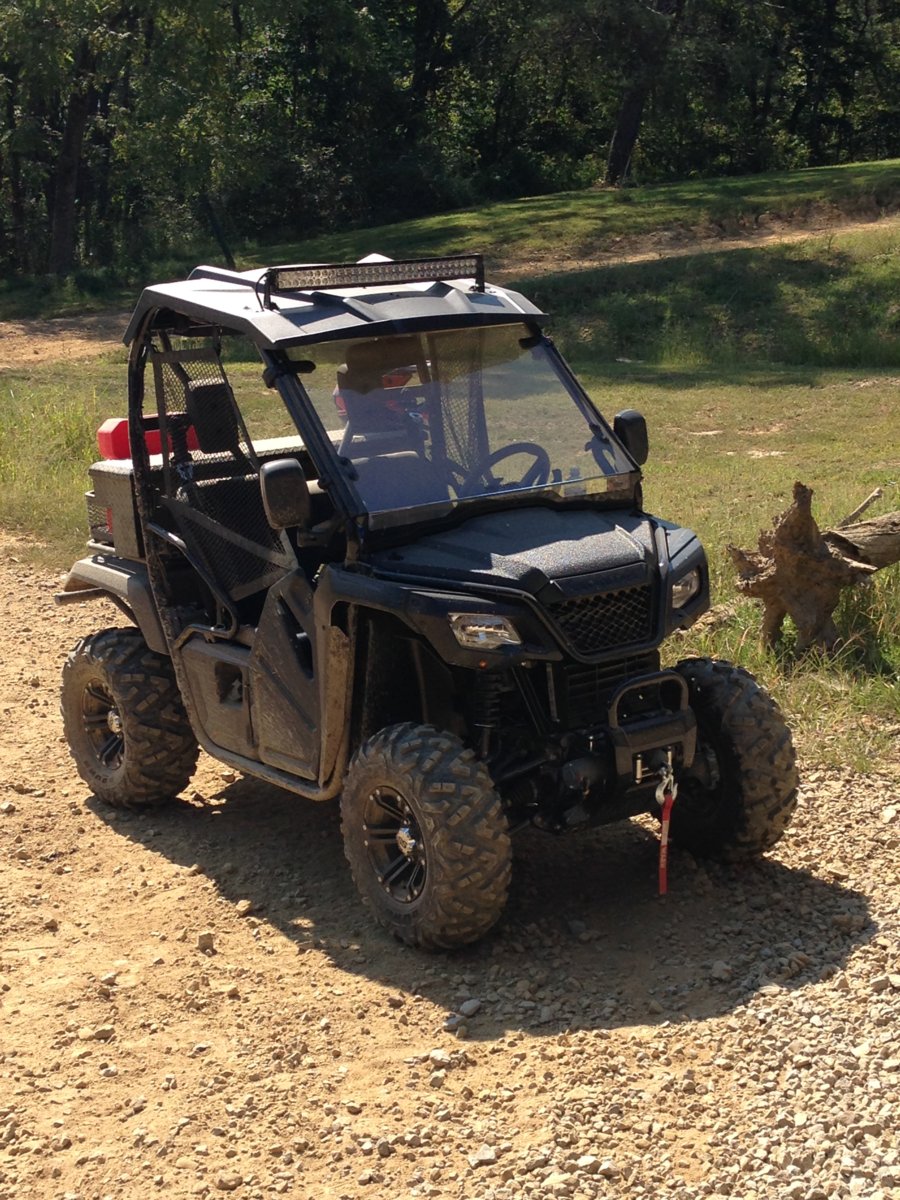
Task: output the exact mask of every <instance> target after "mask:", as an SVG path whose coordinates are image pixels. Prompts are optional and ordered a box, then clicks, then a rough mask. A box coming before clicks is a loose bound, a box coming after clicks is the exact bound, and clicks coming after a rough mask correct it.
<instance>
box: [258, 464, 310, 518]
mask: <svg viewBox="0 0 900 1200" xmlns="http://www.w3.org/2000/svg"><path fill="white" fill-rule="evenodd" d="M259 486H260V489H261V491H262V502H263V508H264V509H265V510H266V519H267V520H268V522H269V524H270V525H271V526H272V528H273V529H293V528H295V527H297V528H300V529H308V528H309V524H310V521H311V519H312V504H311V502H310V498H309V484H308V483H307V482H306V476H305V475H304V474H303V468H302V467H301V466H300V464H299V462H298V461H297V460H296V458H276V459H275V460H274V461H273V462H267V463H263V465H262V466H261V467H260V469H259Z"/></svg>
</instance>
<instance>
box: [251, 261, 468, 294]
mask: <svg viewBox="0 0 900 1200" xmlns="http://www.w3.org/2000/svg"><path fill="white" fill-rule="evenodd" d="M447 279H474V280H475V286H476V288H477V290H478V291H479V292H483V291H484V260H483V258H482V256H481V255H480V254H450V255H448V256H447V257H446V258H409V259H398V260H389V261H387V262H369V263H326V264H324V265H321V266H311V267H270V268H269V269H268V271H266V274H265V296H266V301H268V298H269V296H270V295H271V293H272V292H308V291H312V290H315V289H317V288H346V287H375V286H378V285H382V284H385V283H439V282H441V281H442V280H447Z"/></svg>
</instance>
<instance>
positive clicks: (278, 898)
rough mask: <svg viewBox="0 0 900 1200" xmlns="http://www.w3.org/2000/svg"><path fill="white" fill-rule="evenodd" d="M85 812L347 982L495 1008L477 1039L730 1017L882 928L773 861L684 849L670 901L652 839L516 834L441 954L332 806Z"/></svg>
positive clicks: (270, 798)
mask: <svg viewBox="0 0 900 1200" xmlns="http://www.w3.org/2000/svg"><path fill="white" fill-rule="evenodd" d="M89 807H91V809H92V810H93V812H94V813H95V814H96V816H97V817H99V818H100V819H102V820H104V821H105V822H107V823H109V824H110V825H111V826H112V827H113V828H114V829H115V830H116V832H117V833H118V834H120V835H121V836H122V837H124V838H128V839H129V840H131V841H133V842H136V843H139V844H141V845H144V846H146V847H147V848H148V849H151V850H152V851H153V852H154V853H156V854H161V855H163V856H164V857H165V858H167V859H169V860H170V861H171V862H173V863H176V864H181V865H183V866H191V865H193V864H195V863H196V864H198V866H199V867H200V869H201V870H202V872H203V873H204V875H205V876H206V877H207V878H209V879H210V880H212V881H213V882H214V883H215V885H216V887H217V888H218V890H219V892H220V894H221V895H222V896H223V897H224V898H226V899H228V900H230V901H233V902H235V903H236V902H238V901H240V900H250V901H251V902H252V905H253V912H254V916H255V918H256V919H258V920H260V921H263V922H267V923H269V924H270V925H271V926H272V928H273V929H274V930H276V931H278V932H279V933H281V934H282V935H284V937H286V938H288V939H290V940H291V941H292V942H293V943H295V944H296V946H297V947H298V950H299V951H305V950H308V949H310V948H311V947H315V948H317V949H319V950H321V951H324V952H325V953H326V954H327V955H328V957H329V958H330V959H331V961H332V962H333V964H334V966H335V967H336V968H337V969H339V970H341V971H345V972H348V973H352V974H356V975H359V976H363V977H366V978H368V979H370V980H372V981H374V982H377V983H378V984H380V985H381V986H383V987H386V988H390V989H395V990H396V991H398V992H401V993H414V992H419V993H421V994H423V995H424V996H426V997H427V998H428V999H430V1000H431V1001H433V1002H434V1003H435V1004H437V1005H439V1006H443V1007H444V1008H446V1009H447V1010H448V1012H449V1011H453V1010H455V1009H456V1008H457V1007H458V1005H459V1004H460V1002H461V1001H462V1000H463V999H464V998H465V997H477V998H480V999H482V1000H484V1001H485V1004H484V1007H483V1010H482V1012H481V1013H480V1014H479V1016H478V1020H477V1022H476V1023H475V1024H474V1025H473V1026H472V1028H471V1029H470V1036H472V1037H474V1038H494V1037H497V1036H499V1035H500V1034H502V1033H503V1032H504V1031H506V1030H509V1029H514V1028H517V1029H527V1030H529V1031H531V1032H535V1033H546V1034H554V1033H558V1032H559V1031H560V1030H561V1029H565V1028H590V1029H595V1028H615V1027H621V1026H626V1027H627V1026H637V1025H653V1024H658V1023H661V1022H664V1021H684V1020H695V1019H703V1018H706V1017H711V1016H716V1015H721V1014H725V1013H728V1012H730V1011H732V1010H733V1009H734V1008H735V1007H737V1006H739V1005H741V1004H744V1003H746V1002H747V1001H749V1000H750V999H752V997H753V996H754V995H756V994H757V993H758V992H759V991H760V989H762V988H767V989H769V990H771V989H777V988H779V987H784V988H789V989H793V988H799V987H803V986H804V985H807V984H809V983H811V982H814V981H816V980H820V979H823V978H827V977H828V976H830V975H832V974H834V973H835V971H837V970H838V969H839V968H840V967H841V966H842V964H843V963H844V962H845V961H846V959H847V958H848V956H849V955H850V953H851V952H852V950H853V949H854V947H856V946H858V945H860V944H861V943H863V942H865V941H868V940H869V938H870V937H871V936H872V935H873V934H874V932H875V931H876V929H875V926H874V924H873V923H872V921H871V919H870V916H869V910H868V905H867V900H866V897H865V896H864V895H863V894H861V893H859V892H856V891H853V890H851V889H849V888H847V887H845V886H841V885H840V884H837V883H830V882H826V881H824V880H823V879H821V878H817V877H816V876H814V875H812V874H810V873H809V872H807V871H806V870H802V869H791V868H788V867H786V866H784V865H782V864H781V863H779V862H778V861H776V860H774V859H763V860H761V861H759V862H757V863H754V864H750V865H743V866H730V865H720V864H716V865H710V866H704V865H698V864H696V863H694V862H693V860H692V859H691V858H690V856H688V855H686V854H683V853H679V852H677V850H676V851H675V852H674V853H673V855H672V859H671V862H670V879H671V882H670V893H669V895H668V896H667V897H666V898H665V899H662V898H660V897H658V896H657V895H656V855H657V841H656V837H655V835H654V833H653V832H652V830H650V829H649V828H644V827H643V826H642V825H640V824H637V823H624V824H619V825H615V826H609V827H607V828H605V829H601V830H597V831H595V832H593V833H591V834H590V835H587V836H583V837H580V838H569V839H556V838H552V837H550V836H549V835H546V834H540V833H538V832H537V831H526V832H525V833H523V834H521V835H518V836H519V840H518V841H517V843H516V851H517V858H516V865H515V870H514V882H513V890H512V894H511V896H510V901H509V905H508V908H507V911H506V914H505V916H504V918H503V920H502V921H501V922H500V924H499V926H498V927H497V929H496V930H495V931H494V932H493V933H492V934H491V935H490V936H489V937H487V938H486V939H484V940H483V941H482V942H481V943H479V944H478V945H476V946H473V947H471V948H468V949H465V950H462V951H458V952H456V953H453V954H443V955H437V956H431V955H425V954H422V953H420V952H417V951H415V950H411V949H409V948H407V947H404V946H402V945H400V944H398V943H397V942H395V941H394V940H393V939H392V938H390V937H389V936H388V935H387V934H385V933H383V932H382V931H381V930H380V928H379V927H378V926H377V925H376V924H375V923H374V921H373V919H372V918H371V917H370V916H369V914H368V913H367V912H366V911H365V910H364V909H363V908H362V905H361V904H360V902H359V900H358V898H357V895H356V892H355V889H354V887H353V884H352V881H351V879H350V875H349V871H348V869H347V865H346V862H345V860H344V856H343V848H342V843H341V834H340V824H339V818H338V810H337V806H336V805H335V804H325V805H315V804H312V803H309V802H306V801H303V800H300V799H298V798H296V797H293V796H291V795H289V794H288V793H285V792H282V791H280V790H278V789H275V788H272V787H270V786H268V785H265V784H262V783H258V782H256V781H254V780H250V779H239V780H237V781H236V782H234V783H232V784H229V785H227V786H226V787H224V788H222V790H221V791H220V792H218V793H216V794H215V795H212V796H210V797H208V798H207V799H206V801H205V802H203V803H199V802H192V803H188V802H185V801H181V802H178V803H176V804H174V805H173V806H172V807H170V808H166V809H163V810H157V811H155V812H150V813H143V814H142V813H136V814H132V813H120V812H116V811H112V810H109V809H107V808H105V807H104V806H103V805H101V804H100V803H99V802H97V801H96V800H94V799H92V800H91V801H89ZM788 836H789V835H788ZM302 961H303V960H302V958H299V959H298V972H300V973H302V970H303V966H302Z"/></svg>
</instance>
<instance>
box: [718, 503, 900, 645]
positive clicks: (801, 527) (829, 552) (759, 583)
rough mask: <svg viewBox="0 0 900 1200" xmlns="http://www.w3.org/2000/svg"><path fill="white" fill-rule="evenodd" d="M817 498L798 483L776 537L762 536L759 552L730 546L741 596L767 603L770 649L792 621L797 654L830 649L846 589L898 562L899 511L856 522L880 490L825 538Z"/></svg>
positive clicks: (774, 531) (768, 533)
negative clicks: (815, 510)
mask: <svg viewBox="0 0 900 1200" xmlns="http://www.w3.org/2000/svg"><path fill="white" fill-rule="evenodd" d="M812 495H813V493H812V489H811V488H808V487H806V486H805V484H802V483H795V484H794V499H793V502H792V503H791V505H790V507H789V508H787V509H786V510H785V511H784V512H783V513H782V514H781V515H780V516H777V517H776V518H775V520H774V522H773V527H772V529H771V530H763V531H762V532H761V533H760V535H759V543H758V549H757V550H755V551H754V550H740V549H738V547H737V546H729V547H728V553H729V554H730V555H731V560H732V562H733V563H734V565H735V567H736V568H737V572H738V576H739V578H738V583H737V587H738V591H740V592H743V593H744V595H747V596H754V597H755V598H756V599H758V600H761V601H762V602H763V625H762V636H763V641H764V642H765V643H766V645H767V646H770V647H775V646H776V645H777V643H778V640H779V638H780V636H781V631H782V626H783V624H784V618H785V617H786V616H789V617H790V618H791V619H792V620H793V622H794V624H795V625H796V627H797V649H798V650H801V651H802V650H807V649H810V648H811V647H816V648H819V649H822V650H832V649H833V648H834V646H835V643H836V642H837V640H838V631H837V627H836V626H835V624H834V620H833V619H832V614H833V613H834V610H835V609H836V608H837V606H838V602H839V600H840V596H841V591H842V589H843V588H845V587H852V586H853V585H854V584H857V583H860V582H861V581H862V580H864V579H868V578H869V577H870V576H871V575H873V574H874V573H875V572H876V571H878V570H880V569H881V568H882V567H887V566H890V565H891V564H892V563H896V562H900V512H892V513H887V514H886V515H885V516H883V517H875V518H873V519H872V520H869V521H859V522H856V521H855V520H854V518H856V517H858V516H859V515H860V514H861V513H862V512H863V511H864V510H865V508H867V507H868V505H869V504H870V503H872V501H873V499H876V498H877V497H879V496H880V495H881V492H880V491H877V492H875V493H873V494H872V496H870V497H869V498H868V500H866V501H865V502H864V503H863V504H862V505H860V507H859V508H858V509H857V510H856V511H855V512H854V513H852V514H851V516H850V517H849V518H846V519H845V521H842V522H840V524H839V526H838V527H837V528H836V529H826V530H825V532H824V533H822V532H821V531H820V530H819V527H818V525H817V524H816V522H815V519H814V518H813V515H812ZM847 521H852V522H853V523H850V524H848V523H846V522H847Z"/></svg>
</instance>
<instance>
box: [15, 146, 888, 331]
mask: <svg viewBox="0 0 900 1200" xmlns="http://www.w3.org/2000/svg"><path fill="white" fill-rule="evenodd" d="M898 207H900V160H891V161H887V162H875V163H851V164H847V165H844V166H838V167H817V168H813V169H809V170H804V171H791V172H781V173H777V174H769V175H749V176H742V177H740V178H735V179H718V180H709V179H705V180H690V181H688V182H685V183H672V184H661V185H657V186H652V187H639V188H625V189H618V190H610V189H599V188H598V189H588V190H586V191H579V192H563V193H558V194H555V195H550V196H531V197H525V198H523V199H520V200H513V201H507V202H504V203H497V204H488V205H483V206H481V207H479V208H474V209H466V210H463V211H459V212H452V213H443V214H440V215H438V216H432V217H422V218H420V219H418V220H414V221H405V222H402V223H399V224H396V225H384V226H380V227H378V228H373V229H351V230H347V231H345V232H342V233H338V234H328V235H325V236H322V237H316V238H307V239H302V240H301V239H297V240H293V241H285V242H282V243H280V244H275V245H265V246H259V245H252V244H247V245H236V246H235V247H234V253H235V256H236V258H237V260H238V265H239V266H240V267H242V268H250V267H254V266H264V265H268V264H271V263H274V262H282V263H284V262H317V261H319V262H321V261H344V260H353V259H355V258H358V257H360V256H362V255H364V254H367V253H370V252H373V251H377V252H379V253H382V254H387V255H390V256H391V257H395V258H403V257H410V256H414V255H429V254H449V253H464V252H473V251H481V252H483V253H484V254H485V255H486V256H487V260H488V264H489V266H490V267H491V268H492V269H499V268H506V267H509V266H510V265H512V266H513V267H514V268H515V269H521V267H522V265H523V264H527V263H537V264H543V266H544V267H552V266H554V265H556V266H559V265H560V264H565V263H566V262H567V261H568V262H572V261H584V260H587V261H590V260H591V259H592V258H596V257H598V256H600V257H603V256H607V255H610V254H617V253H618V254H621V253H625V252H627V251H630V250H638V249H641V248H642V247H644V246H646V244H647V241H648V239H650V241H651V242H652V243H653V244H659V238H660V235H661V236H662V237H663V239H664V241H665V245H671V244H676V245H677V244H678V242H679V241H680V240H684V239H686V238H690V237H693V236H695V235H697V234H709V235H713V236H716V235H726V236H727V235H734V234H739V233H741V232H743V231H746V230H763V231H765V230H766V229H769V228H771V227H772V225H773V223H775V224H777V223H779V222H789V223H793V224H797V223H803V222H804V221H808V220H811V219H818V218H821V219H823V220H826V221H827V220H829V219H838V218H853V217H860V218H875V217H878V216H881V215H883V214H884V213H886V212H892V211H896V210H897V208H898ZM220 260H221V255H220V254H219V252H218V250H216V249H215V247H213V246H211V245H208V244H207V245H198V246H196V247H194V248H193V249H191V248H189V247H188V248H186V249H184V250H183V251H182V252H181V253H180V254H178V255H177V256H173V257H169V258H167V259H166V260H164V261H159V262H156V263H153V264H149V265H147V266H145V267H143V268H142V269H141V270H133V271H121V270H119V271H117V270H113V269H111V268H108V267H102V268H95V269H84V270H81V271H78V272H77V273H76V274H75V275H74V276H73V277H72V278H71V279H67V280H65V281H63V282H61V283H58V282H56V281H53V280H49V279H47V278H44V277H41V278H29V279H22V278H8V279H5V280H0V319H5V318H13V317H17V316H61V315H64V314H66V313H72V312H78V311H87V310H97V309H100V308H104V307H106V308H108V307H113V306H123V305H124V306H126V307H127V306H128V305H129V304H130V303H132V302H133V301H134V298H135V292H136V290H137V289H139V288H140V287H141V286H143V285H144V284H146V283H148V282H158V281H160V280H164V279H175V278H179V277H183V276H184V274H185V273H186V272H187V271H188V270H190V268H191V267H192V266H194V265H196V264H197V263H198V262H218V261H220Z"/></svg>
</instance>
